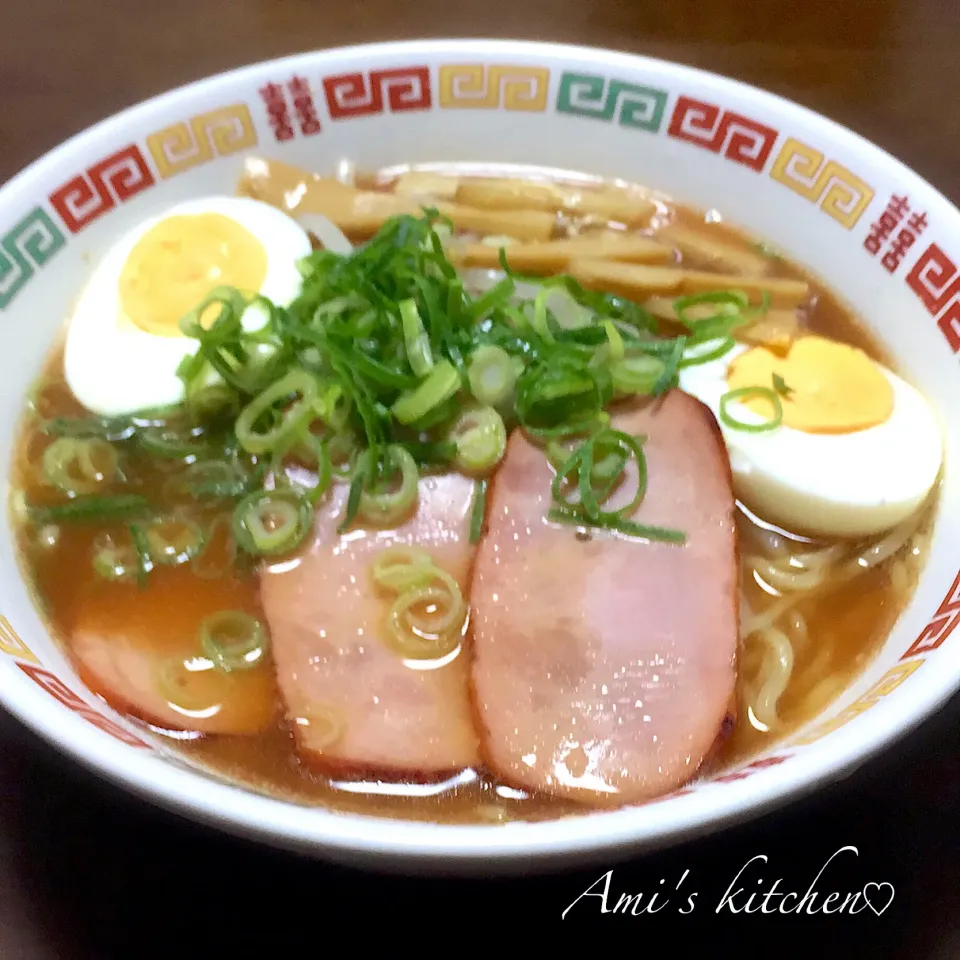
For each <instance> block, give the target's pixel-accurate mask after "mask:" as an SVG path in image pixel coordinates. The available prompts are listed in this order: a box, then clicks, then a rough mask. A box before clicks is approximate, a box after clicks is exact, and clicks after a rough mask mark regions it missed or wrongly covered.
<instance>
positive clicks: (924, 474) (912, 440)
mask: <svg viewBox="0 0 960 960" xmlns="http://www.w3.org/2000/svg"><path fill="white" fill-rule="evenodd" d="M747 349H749V348H748V347H746V346H742V345H738V346H737V347H735V348H734V349H733V350H731V351H730V352H729V353H727V354H726V355H724V356H723V357H720V358H719V359H717V360H713V361H710V362H707V363H703V364H700V365H695V366H690V367H685V368H683V369H681V371H680V388H681V389H682V390H683V391H684V392H686V393H689V394H692V395H693V396H695V397H696V398H697V399H699V400H700V401H701V402H702V403H704V404H705V405H706V406H707V407H709V408H710V410H711V411H712V412H713V414H714V416H715V417H716V418H717V421H718V423H719V424H720V429H721V431H722V433H723V438H724V441H725V443H726V446H727V451H728V454H729V457H730V466H731V469H732V473H733V479H734V487H735V490H736V494H737V497H738V498H739V499H740V500H741V501H742V502H743V504H744V505H745V506H746V507H747V509H749V510H750V511H751V512H753V513H755V514H757V515H758V516H759V517H761V518H762V519H764V520H766V521H767V522H770V523H774V524H777V525H779V526H781V527H782V528H784V529H786V530H789V531H791V532H794V533H797V534H801V535H807V536H836V537H867V536H873V535H876V534H879V533H882V532H884V531H886V530H889V529H890V528H892V527H894V526H896V525H897V524H898V523H900V522H901V521H903V520H906V519H907V518H908V517H909V516H910V515H911V514H912V513H913V512H914V511H915V510H916V509H917V508H918V507H919V506H920V505H921V504H922V503H923V501H924V500H925V499H926V497H927V496H928V494H929V493H930V491H931V489H932V488H933V486H934V484H935V483H936V480H937V476H938V475H939V472H940V467H941V463H942V459H943V439H942V433H941V429H940V425H939V422H938V420H937V418H936V415H935V414H934V412H933V410H932V409H931V408H930V406H929V404H928V403H927V401H926V400H925V398H924V397H923V396H922V395H921V394H920V393H919V392H918V391H917V390H916V389H915V388H914V387H912V386H910V385H909V384H908V383H905V382H904V381H903V380H902V379H900V377H898V376H896V375H895V374H893V373H892V372H891V371H889V370H887V369H885V368H884V367H882V366H881V367H879V369H880V370H881V372H882V373H883V375H884V376H885V377H886V378H887V380H888V381H889V382H890V385H891V386H892V387H893V394H894V405H893V412H892V414H891V416H890V418H889V419H888V420H887V421H886V422H884V423H882V424H879V425H878V426H875V427H870V428H868V429H865V430H858V431H856V432H854V433H847V434H813V433H805V432H803V431H801V430H796V429H793V428H791V427H786V426H782V425H781V426H779V427H778V428H777V429H775V430H770V431H767V432H763V433H750V432H747V431H744V430H738V429H735V428H731V427H729V426H727V425H726V424H724V423H723V421H722V420H721V418H720V400H721V398H722V397H723V395H724V394H725V393H727V392H728V391H729V389H730V387H729V385H728V384H727V379H726V377H727V369H728V367H729V365H730V364H731V363H732V362H733V360H734V359H736V357H738V356H739V355H740V354H742V353H743V352H745V351H746V350H747ZM878 366H879V365H878ZM770 386H771V387H772V386H773V384H772V383H771V384H770ZM726 410H727V414H728V415H729V416H730V417H732V418H734V419H735V420H739V421H742V422H744V423H762V422H763V420H764V418H763V417H760V416H758V415H757V414H755V413H754V412H753V411H751V410H750V409H749V408H748V407H745V406H743V405H742V404H739V403H737V402H735V401H734V402H731V403H729V404H728V405H727V407H726Z"/></svg>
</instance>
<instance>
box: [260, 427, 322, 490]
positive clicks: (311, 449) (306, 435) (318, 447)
mask: <svg viewBox="0 0 960 960" xmlns="http://www.w3.org/2000/svg"><path fill="white" fill-rule="evenodd" d="M290 453H291V454H293V455H294V456H295V457H296V458H297V459H298V460H299V461H301V462H304V461H306V463H305V466H307V467H308V468H309V469H311V470H313V471H314V472H315V473H316V475H317V479H316V481H315V482H314V483H313V485H312V486H309V487H305V486H303V485H302V484H297V486H300V487H301V489H303V491H304V494H305V496H306V497H307V499H308V500H309V501H310V502H311V503H317V501H318V500H319V499H320V498H321V497H322V496H323V495H324V494H325V493H326V492H327V490H328V489H329V487H330V482H331V480H332V479H333V464H332V463H331V462H330V455H329V454H328V453H327V445H326V443H325V442H324V440H323V439H322V438H321V437H317V436H315V435H314V434H312V433H311V432H310V431H309V430H304V431H302V433H301V435H300V437H299V438H297V439H296V441H295V442H294V443H293V444H292V445H291V448H290ZM282 459H283V457H282V456H281V457H276V456H275V458H274V463H275V464H276V465H278V466H279V461H281V460H282Z"/></svg>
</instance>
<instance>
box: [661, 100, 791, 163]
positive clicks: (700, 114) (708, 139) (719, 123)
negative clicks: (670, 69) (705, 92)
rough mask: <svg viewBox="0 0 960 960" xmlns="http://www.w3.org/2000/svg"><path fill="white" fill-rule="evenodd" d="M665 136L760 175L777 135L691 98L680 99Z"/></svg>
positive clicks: (738, 116) (769, 128)
mask: <svg viewBox="0 0 960 960" xmlns="http://www.w3.org/2000/svg"><path fill="white" fill-rule="evenodd" d="M667 133H669V134H670V136H671V137H676V138H677V139H678V140H685V141H686V142H687V143H695V144H696V145H697V146H698V147H703V148H704V150H709V151H711V153H718V154H723V155H724V156H725V157H726V158H727V159H728V160H733V161H734V162H735V163H742V164H743V165H744V166H746V167H750V169H751V170H756V171H757V172H760V171H762V170H763V168H764V166H765V165H766V162H767V160H768V159H769V157H770V151H771V150H773V145H774V144H775V143H776V142H777V137H779V136H780V134H779V133H778V132H777V131H776V130H774V129H773V128H772V127H766V126H764V125H763V124H762V123H757V122H756V121H755V120H750V119H749V118H748V117H744V116H741V114H739V113H733V112H732V111H723V110H721V108H720V107H718V106H715V105H714V104H712V103H706V102H704V101H702V100H694V99H693V98H692V97H680V98H679V99H678V100H677V105H676V107H675V108H674V111H673V117H672V119H671V120H670V126H669V128H668V129H667Z"/></svg>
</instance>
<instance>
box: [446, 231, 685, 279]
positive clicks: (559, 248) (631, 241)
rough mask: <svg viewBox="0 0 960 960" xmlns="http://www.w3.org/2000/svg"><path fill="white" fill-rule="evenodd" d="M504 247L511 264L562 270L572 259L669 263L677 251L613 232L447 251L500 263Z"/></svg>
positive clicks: (460, 258) (471, 260)
mask: <svg viewBox="0 0 960 960" xmlns="http://www.w3.org/2000/svg"><path fill="white" fill-rule="evenodd" d="M501 249H502V250H504V251H505V255H506V260H507V264H508V266H509V267H510V268H511V269H512V270H518V271H520V272H523V273H527V272H528V273H543V274H552V273H562V272H563V271H565V270H566V269H567V266H568V265H569V263H570V261H571V260H574V259H578V260H580V259H591V260H593V259H596V260H615V261H618V262H623V263H670V262H672V261H673V260H674V259H675V255H674V251H673V250H672V249H671V248H670V247H669V246H664V245H663V244H662V243H658V242H657V241H656V240H651V239H650V238H648V237H639V236H631V235H629V234H624V233H621V234H613V235H612V236H603V237H590V236H587V237H574V238H571V239H569V240H554V241H551V242H548V243H511V244H504V245H502V246H501V245H492V244H489V243H487V242H483V243H470V244H466V245H463V246H457V245H453V244H451V246H450V247H449V248H448V250H447V253H448V256H449V257H450V260H451V262H453V263H454V264H456V265H457V266H466V267H487V268H494V269H496V268H497V267H499V266H500V250H501Z"/></svg>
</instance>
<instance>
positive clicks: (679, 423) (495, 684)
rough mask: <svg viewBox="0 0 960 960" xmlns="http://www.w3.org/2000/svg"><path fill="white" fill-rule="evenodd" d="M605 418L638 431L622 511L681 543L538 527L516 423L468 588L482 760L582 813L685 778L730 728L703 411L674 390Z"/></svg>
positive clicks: (722, 546) (529, 464) (721, 559)
mask: <svg viewBox="0 0 960 960" xmlns="http://www.w3.org/2000/svg"><path fill="white" fill-rule="evenodd" d="M613 426H614V427H616V428H617V429H620V430H623V431H625V432H627V433H630V434H634V435H638V434H643V435H646V437H647V440H646V442H645V444H644V451H645V456H646V461H647V470H648V486H647V493H646V497H645V499H644V501H643V503H642V504H641V506H640V508H639V510H638V511H637V512H636V514H635V516H634V520H636V521H637V522H639V523H645V524H650V525H657V526H661V527H669V528H673V529H679V530H681V531H683V532H684V533H685V534H686V537H687V539H686V543H685V544H683V545H676V544H670V543H662V542H650V541H644V540H634V539H628V538H625V537H622V536H620V535H618V534H612V533H602V532H596V531H591V532H590V533H589V535H588V536H585V535H584V534H583V533H578V531H577V529H576V528H574V527H569V526H560V525H555V524H552V523H549V522H547V520H546V514H547V510H548V508H549V506H550V499H551V494H550V485H551V481H552V479H553V471H552V469H551V468H550V466H549V464H548V462H547V460H546V459H545V457H544V455H543V453H542V452H541V451H540V450H538V449H537V448H536V447H534V446H533V445H532V444H531V443H530V442H529V441H528V440H527V439H526V438H525V437H524V436H523V435H522V434H521V433H520V432H519V431H516V432H514V434H513V435H512V436H511V438H510V441H509V445H508V450H507V455H506V457H505V459H504V462H503V463H502V465H501V467H500V470H499V472H498V474H497V477H496V481H495V483H494V486H493V489H492V493H491V500H490V502H489V504H488V512H487V518H488V532H487V534H486V536H485V538H484V539H483V541H482V543H481V545H480V548H479V551H478V554H477V559H476V564H475V570H474V577H473V588H472V596H471V602H472V620H473V627H474V651H475V654H474V656H475V659H474V664H473V671H472V676H473V685H474V693H475V700H476V708H477V712H478V716H479V720H480V726H481V735H482V740H483V745H482V751H483V754H484V758H485V760H486V762H487V764H488V766H489V767H490V768H491V769H492V770H493V772H494V773H495V774H496V775H497V776H499V777H500V778H502V779H503V780H505V781H507V782H509V783H513V784H515V785H516V786H519V787H522V788H526V789H530V790H537V791H542V792H545V793H549V794H554V795H558V796H564V797H567V798H570V799H573V800H578V801H581V802H583V803H585V804H590V805H595V806H601V805H606V804H619V803H624V802H626V803H630V802H640V801H643V800H646V799H650V798H653V797H656V796H659V795H662V794H664V793H666V792H669V791H670V790H672V789H673V788H675V787H678V786H680V785H681V784H683V783H684V782H686V781H687V780H689V779H690V778H691V777H693V776H694V775H695V774H696V773H697V771H698V769H699V768H700V766H701V764H702V763H703V761H704V759H705V758H707V757H709V756H710V755H711V753H712V750H713V748H714V746H715V743H716V741H717V740H718V737H719V736H721V735H722V734H723V733H724V731H726V730H728V729H729V727H730V724H729V723H726V724H725V720H727V719H728V712H729V710H730V705H731V703H732V701H733V694H734V682H735V675H736V651H737V635H738V593H739V582H738V575H737V562H738V561H737V545H736V535H735V527H734V507H735V501H734V495H733V492H732V489H731V477H730V468H729V461H728V459H727V455H726V452H725V449H724V446H723V443H722V439H721V436H720V433H719V430H718V428H717V424H716V421H715V420H714V418H713V416H712V414H711V413H710V411H709V410H708V409H707V408H706V407H705V406H703V405H702V404H701V403H700V402H699V401H697V400H695V399H694V398H692V397H690V396H688V395H686V394H684V393H681V392H679V391H672V392H671V393H669V394H668V395H667V396H666V397H665V398H663V399H662V400H661V401H659V402H657V403H655V404H649V403H648V404H647V405H646V406H643V407H635V408H632V409H628V410H626V411H623V412H619V413H617V415H616V416H615V417H614V420H613ZM634 477H635V474H634ZM630 479H631V480H633V477H631V478H630ZM634 483H635V480H634ZM617 496H618V497H619V498H620V503H621V504H623V503H626V502H628V501H629V499H630V493H629V492H628V491H627V490H626V489H624V490H622V491H620V492H618V494H617Z"/></svg>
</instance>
